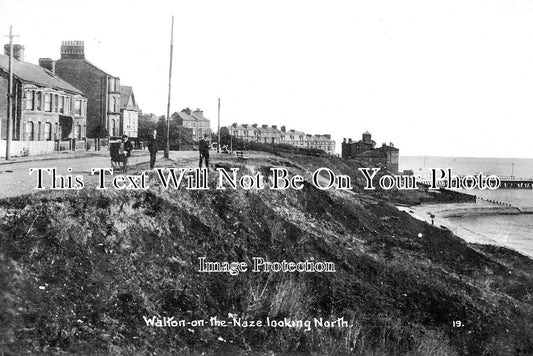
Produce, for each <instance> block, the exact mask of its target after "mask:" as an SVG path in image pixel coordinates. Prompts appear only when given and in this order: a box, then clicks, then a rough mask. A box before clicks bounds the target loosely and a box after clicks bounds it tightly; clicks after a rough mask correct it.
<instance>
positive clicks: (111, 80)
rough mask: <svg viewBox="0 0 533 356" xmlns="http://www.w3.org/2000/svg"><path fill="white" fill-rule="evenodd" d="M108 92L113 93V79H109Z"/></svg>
mask: <svg viewBox="0 0 533 356" xmlns="http://www.w3.org/2000/svg"><path fill="white" fill-rule="evenodd" d="M109 91H115V79H113V78H109Z"/></svg>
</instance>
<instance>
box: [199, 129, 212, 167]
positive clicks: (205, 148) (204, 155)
mask: <svg viewBox="0 0 533 356" xmlns="http://www.w3.org/2000/svg"><path fill="white" fill-rule="evenodd" d="M207 137H208V135H207V134H205V135H204V137H203V138H202V139H201V140H200V143H199V145H198V150H199V151H200V168H202V161H203V160H205V167H206V168H209V142H207Z"/></svg>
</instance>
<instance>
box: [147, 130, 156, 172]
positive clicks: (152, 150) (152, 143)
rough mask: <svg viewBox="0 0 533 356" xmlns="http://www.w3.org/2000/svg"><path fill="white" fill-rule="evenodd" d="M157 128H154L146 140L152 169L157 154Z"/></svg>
mask: <svg viewBox="0 0 533 356" xmlns="http://www.w3.org/2000/svg"><path fill="white" fill-rule="evenodd" d="M156 136H157V130H154V133H153V134H152V135H151V136H150V139H149V140H148V151H149V152H150V169H154V166H155V156H156V154H157V141H156Z"/></svg>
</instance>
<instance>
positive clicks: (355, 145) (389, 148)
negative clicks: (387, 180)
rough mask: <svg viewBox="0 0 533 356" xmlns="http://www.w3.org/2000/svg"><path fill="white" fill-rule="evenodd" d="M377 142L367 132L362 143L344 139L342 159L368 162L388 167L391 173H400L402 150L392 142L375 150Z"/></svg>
mask: <svg viewBox="0 0 533 356" xmlns="http://www.w3.org/2000/svg"><path fill="white" fill-rule="evenodd" d="M375 146H376V142H375V141H373V140H372V135H371V134H370V133H369V132H368V131H367V132H365V133H364V134H363V137H362V139H361V140H360V141H357V142H355V141H352V139H348V141H346V139H344V141H343V142H342V158H358V159H361V160H363V161H366V162H372V163H376V164H380V165H383V166H386V167H387V168H388V169H389V170H390V171H392V172H394V173H397V172H398V163H399V157H400V150H399V149H398V148H396V147H394V144H393V143H392V142H390V143H389V144H388V145H387V144H386V143H383V145H382V146H381V147H379V148H375Z"/></svg>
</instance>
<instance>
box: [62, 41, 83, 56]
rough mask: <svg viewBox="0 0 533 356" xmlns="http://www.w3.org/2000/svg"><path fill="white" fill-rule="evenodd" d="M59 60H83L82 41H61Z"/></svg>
mask: <svg viewBox="0 0 533 356" xmlns="http://www.w3.org/2000/svg"><path fill="white" fill-rule="evenodd" d="M61 59H85V44H84V42H83V41H63V42H62V43H61Z"/></svg>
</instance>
